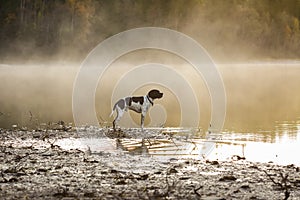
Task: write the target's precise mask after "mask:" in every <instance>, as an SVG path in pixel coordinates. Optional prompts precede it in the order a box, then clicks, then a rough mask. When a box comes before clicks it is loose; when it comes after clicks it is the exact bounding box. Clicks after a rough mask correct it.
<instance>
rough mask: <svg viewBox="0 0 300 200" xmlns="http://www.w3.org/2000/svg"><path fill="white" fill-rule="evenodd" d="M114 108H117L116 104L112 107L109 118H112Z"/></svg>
mask: <svg viewBox="0 0 300 200" xmlns="http://www.w3.org/2000/svg"><path fill="white" fill-rule="evenodd" d="M116 106H117V104H115V105H114V107H113V109H112V111H111V113H110V115H109V117H112V115H113V114H114V112H115V110H116Z"/></svg>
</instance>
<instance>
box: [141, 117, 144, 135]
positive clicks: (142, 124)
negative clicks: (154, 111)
mask: <svg viewBox="0 0 300 200" xmlns="http://www.w3.org/2000/svg"><path fill="white" fill-rule="evenodd" d="M144 121H145V114H144V113H142V115H141V128H142V131H143V132H144Z"/></svg>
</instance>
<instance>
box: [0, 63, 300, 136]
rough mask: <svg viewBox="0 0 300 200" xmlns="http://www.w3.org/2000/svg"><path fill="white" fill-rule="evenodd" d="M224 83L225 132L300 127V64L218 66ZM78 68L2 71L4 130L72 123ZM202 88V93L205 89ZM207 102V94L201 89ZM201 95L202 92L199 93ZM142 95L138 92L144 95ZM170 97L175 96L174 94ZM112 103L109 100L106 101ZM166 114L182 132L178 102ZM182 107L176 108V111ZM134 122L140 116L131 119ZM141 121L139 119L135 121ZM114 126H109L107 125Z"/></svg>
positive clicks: (203, 121) (205, 115)
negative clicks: (294, 125) (297, 125)
mask: <svg viewBox="0 0 300 200" xmlns="http://www.w3.org/2000/svg"><path fill="white" fill-rule="evenodd" d="M217 66H218V68H219V70H220V73H221V76H222V78H223V81H224V85H225V89H226V96H227V113H226V121H225V126H224V130H226V131H241V132H249V131H254V132H255V131H257V130H263V131H273V130H275V129H276V127H277V126H278V124H282V123H284V122H287V123H294V124H300V93H299V85H300V63H299V62H261V63H260V62H253V63H241V64H218V65H217ZM78 69H79V66H78V65H74V64H64V65H61V66H58V65H50V64H49V65H46V64H43V65H23V66H22V65H4V64H2V65H0V91H1V98H0V108H1V110H0V112H1V113H0V127H6V128H10V127H11V126H12V125H13V124H18V126H19V127H21V126H28V127H30V126H32V127H33V126H34V125H36V124H38V123H48V122H57V121H59V120H63V121H65V122H66V123H69V122H73V121H72V120H73V116H72V90H73V82H74V80H75V77H76V73H77V71H78ZM201 88H202V87H200V89H201ZM201 90H203V94H204V95H206V97H204V98H205V99H208V100H209V96H207V91H205V88H202V89H201ZM200 92H201V91H200ZM141 93H142V91H140V92H139V94H141ZM169 95H171V93H169ZM99 98H100V99H101V98H102V99H103V98H105V97H103V95H101V91H98V90H97V94H96V109H98V107H99V106H101V108H103V107H104V108H105V109H104V110H97V116H101V119H99V121H100V122H101V120H104V121H107V122H111V121H112V118H109V114H110V109H111V105H110V104H107V103H106V102H105V105H100V104H101V101H97V99H98V100H99ZM107 98H108V99H109V102H110V98H111V97H110V96H108V97H107ZM165 99H167V100H168V101H166V100H165V101H164V100H162V101H161V102H159V103H161V104H162V105H163V106H167V105H169V106H170V105H173V104H174V106H175V107H174V108H176V109H173V110H172V109H167V116H168V118H170V119H172V120H167V122H166V124H165V126H176V125H177V126H178V120H177V117H176V116H178V115H179V114H180V113H179V114H178V109H177V108H178V105H177V102H176V101H175V99H174V97H171V96H170V97H169V98H168V95H167V96H166V97H165ZM176 105H177V107H176ZM204 106H205V107H209V106H210V105H209V103H207V102H206V103H204V105H199V107H200V110H201V118H200V126H203V127H205V126H208V124H207V123H208V122H209V120H210V119H209V118H210V108H203V107H204ZM132 115H133V116H135V115H136V114H132ZM136 117H139V116H138V115H136ZM108 124H109V123H108Z"/></svg>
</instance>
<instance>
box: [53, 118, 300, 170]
mask: <svg viewBox="0 0 300 200" xmlns="http://www.w3.org/2000/svg"><path fill="white" fill-rule="evenodd" d="M279 127H280V128H279ZM149 130H150V129H149ZM136 131H139V130H138V129H136ZM189 131H190V132H189ZM149 132H150V134H151V132H152V133H155V134H162V135H164V136H169V137H166V138H164V139H153V138H151V139H147V138H144V139H142V138H140V139H128V138H123V139H109V138H103V137H97V136H92V137H84V138H67V139H61V140H58V141H57V142H56V144H57V145H59V146H61V147H62V148H64V149H80V150H83V151H87V150H88V149H90V151H91V153H92V154H99V153H103V152H110V153H113V152H117V151H120V150H121V151H124V152H126V153H129V154H132V155H143V156H149V157H153V158H155V159H158V160H160V161H170V160H172V159H182V158H183V159H187V158H192V159H199V160H201V159H208V160H220V161H230V160H243V159H245V160H247V161H253V162H264V163H266V162H272V163H275V164H281V165H288V164H295V165H298V166H300V156H299V152H300V125H299V124H291V123H290V124H287V123H285V124H281V125H279V126H278V130H277V131H275V132H265V131H263V132H259V133H236V132H223V133H220V134H215V133H210V134H208V133H206V134H203V133H195V132H193V131H191V130H188V129H183V128H167V129H161V130H159V132H157V130H150V131H149ZM179 135H180V137H179ZM185 135H186V137H184V136H185Z"/></svg>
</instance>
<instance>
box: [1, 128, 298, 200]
mask: <svg viewBox="0 0 300 200" xmlns="http://www.w3.org/2000/svg"><path fill="white" fill-rule="evenodd" d="M128 133H130V134H128ZM90 135H94V136H95V135H96V136H98V137H105V136H109V137H110V138H119V137H120V138H126V137H127V138H132V137H135V136H137V135H138V133H134V130H123V131H118V132H112V131H108V129H100V130H95V129H91V128H83V129H81V130H80V131H75V130H74V129H73V128H70V129H60V130H53V129H51V130H48V129H47V130H31V131H29V130H23V131H22V130H3V129H2V130H1V132H0V173H1V176H0V199H300V172H299V166H295V165H288V166H282V165H275V164H273V163H254V162H249V161H246V160H243V159H240V158H238V157H237V158H235V159H232V160H230V161H217V160H206V159H201V160H195V159H183V158H182V159H180V158H173V159H169V160H168V161H162V160H159V159H156V158H153V157H151V156H149V155H148V154H144V153H140V154H135V155H133V154H131V153H130V152H128V151H125V150H124V149H123V150H122V149H116V150H115V151H105V150H103V151H100V152H97V153H95V152H93V151H91V150H90V149H89V148H87V149H69V150H66V149H63V148H61V147H60V146H58V145H57V144H56V141H57V140H59V139H62V138H81V137H88V136H90ZM156 137H164V136H162V135H161V133H157V135H156V136H155V137H152V139H155V138H156Z"/></svg>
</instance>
